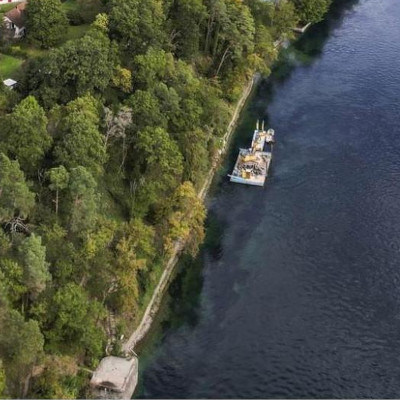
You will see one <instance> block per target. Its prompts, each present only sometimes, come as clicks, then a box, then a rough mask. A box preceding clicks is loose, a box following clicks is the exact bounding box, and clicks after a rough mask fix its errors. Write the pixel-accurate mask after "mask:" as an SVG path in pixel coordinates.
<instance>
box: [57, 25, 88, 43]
mask: <svg viewBox="0 0 400 400" xmlns="http://www.w3.org/2000/svg"><path fill="white" fill-rule="evenodd" d="M89 27H90V25H89V24H84V25H78V26H72V25H70V26H69V27H68V31H67V33H66V34H65V36H64V39H63V43H64V42H66V41H67V40H76V39H79V38H81V37H82V36H83V35H84V34H85V33H86V32H87V31H88V29H89Z"/></svg>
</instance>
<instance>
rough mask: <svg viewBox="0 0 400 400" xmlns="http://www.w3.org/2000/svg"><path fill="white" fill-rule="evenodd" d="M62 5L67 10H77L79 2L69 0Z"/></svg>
mask: <svg viewBox="0 0 400 400" xmlns="http://www.w3.org/2000/svg"><path fill="white" fill-rule="evenodd" d="M62 7H63V9H64V11H65V12H68V11H76V10H77V9H78V4H77V3H76V0H67V1H64V3H62Z"/></svg>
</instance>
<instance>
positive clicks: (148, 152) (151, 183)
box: [134, 128, 183, 215]
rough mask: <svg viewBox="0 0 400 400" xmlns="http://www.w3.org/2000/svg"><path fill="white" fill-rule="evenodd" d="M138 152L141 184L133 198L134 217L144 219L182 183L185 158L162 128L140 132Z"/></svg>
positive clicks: (136, 145) (136, 144) (136, 150)
mask: <svg viewBox="0 0 400 400" xmlns="http://www.w3.org/2000/svg"><path fill="white" fill-rule="evenodd" d="M135 152H136V154H137V160H138V161H139V172H140V180H139V184H138V187H137V189H136V193H135V197H134V213H135V214H139V215H141V214H144V213H145V212H146V211H147V209H148V208H149V207H150V205H151V204H154V203H155V202H157V201H158V199H161V198H163V197H164V196H165V195H168V193H170V192H171V190H173V189H174V187H175V186H176V182H179V180H180V177H181V176H182V172H183V166H182V155H181V153H180V152H179V149H178V145H177V144H176V143H175V142H174V140H172V139H171V138H170V136H169V135H168V133H167V132H166V131H165V130H164V129H162V128H155V129H152V128H146V129H144V130H143V131H140V132H139V133H138V135H137V139H136V143H135Z"/></svg>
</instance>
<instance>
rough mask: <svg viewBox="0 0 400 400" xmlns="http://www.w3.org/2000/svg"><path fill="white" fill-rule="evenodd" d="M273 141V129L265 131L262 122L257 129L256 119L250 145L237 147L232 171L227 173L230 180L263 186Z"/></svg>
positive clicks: (270, 158) (269, 163) (269, 162)
mask: <svg viewBox="0 0 400 400" xmlns="http://www.w3.org/2000/svg"><path fill="white" fill-rule="evenodd" d="M274 143H275V132H274V130H273V129H268V130H267V131H265V130H264V122H263V123H262V127H261V129H259V122H258V121H257V126H256V130H255V131H254V134H253V139H252V142H251V147H250V148H249V149H239V155H238V158H237V160H236V163H235V166H234V168H233V172H232V174H231V175H228V176H229V177H230V181H231V182H234V183H242V184H244V185H252V186H264V183H265V181H266V179H267V177H268V171H269V167H270V165H271V160H272V149H273V146H274Z"/></svg>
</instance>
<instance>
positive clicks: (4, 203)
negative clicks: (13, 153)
mask: <svg viewBox="0 0 400 400" xmlns="http://www.w3.org/2000/svg"><path fill="white" fill-rule="evenodd" d="M34 199H35V195H34V194H33V193H32V192H31V191H30V190H29V187H28V185H27V183H26V181H25V177H24V173H23V172H22V171H21V170H20V168H19V163H18V161H11V160H10V159H9V158H8V157H7V156H6V155H5V154H3V153H0V221H1V222H8V221H10V220H11V219H12V218H13V217H15V216H17V217H21V218H26V217H27V216H28V215H29V213H30V211H31V210H32V208H33V206H34V203H35V200H34Z"/></svg>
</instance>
